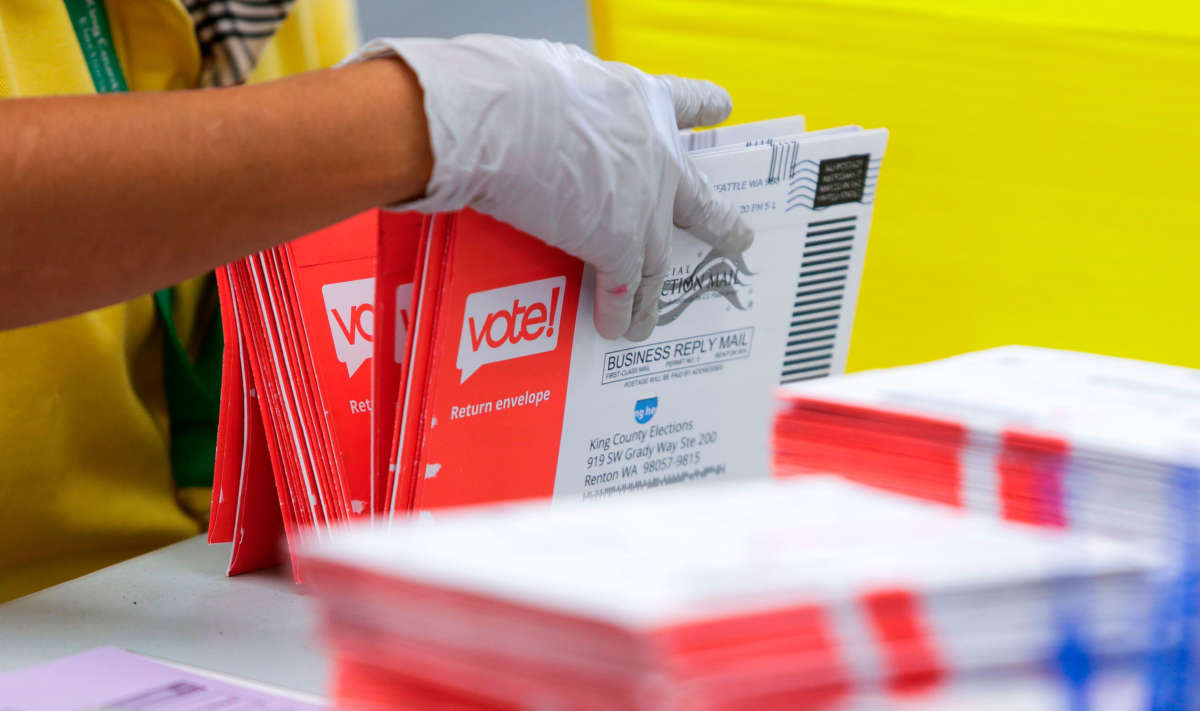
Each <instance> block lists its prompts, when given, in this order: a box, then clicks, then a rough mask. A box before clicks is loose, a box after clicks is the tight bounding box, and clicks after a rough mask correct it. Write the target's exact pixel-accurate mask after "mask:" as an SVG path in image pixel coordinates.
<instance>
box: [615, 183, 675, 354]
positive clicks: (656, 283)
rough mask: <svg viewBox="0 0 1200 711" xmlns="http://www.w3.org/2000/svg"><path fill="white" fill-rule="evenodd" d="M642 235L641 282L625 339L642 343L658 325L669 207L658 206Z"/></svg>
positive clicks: (668, 242)
mask: <svg viewBox="0 0 1200 711" xmlns="http://www.w3.org/2000/svg"><path fill="white" fill-rule="evenodd" d="M658 205H659V207H657V208H656V209H655V215H654V216H653V218H652V222H651V223H650V226H649V229H648V232H647V235H646V256H645V259H644V260H643V261H642V281H641V283H640V284H639V285H638V288H637V291H636V292H635V293H634V295H633V318H632V320H631V321H630V324H629V330H627V331H626V332H625V338H627V339H629V340H631V341H644V340H646V339H647V338H649V337H650V333H651V331H653V330H654V327H655V326H656V325H657V324H658V299H659V296H660V295H661V294H662V286H663V282H664V281H666V278H667V267H668V266H669V259H670V255H671V216H670V214H668V211H669V210H670V206H669V205H668V204H666V203H665V202H663V201H660V202H659V203H658Z"/></svg>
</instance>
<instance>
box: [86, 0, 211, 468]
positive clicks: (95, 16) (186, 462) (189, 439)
mask: <svg viewBox="0 0 1200 711" xmlns="http://www.w3.org/2000/svg"><path fill="white" fill-rule="evenodd" d="M63 1H64V3H65V4H66V6H67V13H68V14H69V15H70V16H71V26H72V27H74V28H75V37H76V38H77V39H78V40H79V48H80V49H81V50H82V51H83V58H84V61H86V62H87V67H88V73H89V74H91V75H92V84H94V85H95V87H96V92H97V93H100V94H105V93H112V92H118V91H128V89H129V86H128V85H127V84H126V83H125V73H124V72H123V71H122V70H121V62H120V60H119V59H118V58H117V52H116V47H115V46H114V45H113V37H112V29H111V27H110V26H109V23H108V10H107V8H106V7H105V5H104V0H63ZM208 286H209V288H210V290H211V289H212V287H213V283H212V282H211V279H210V283H209V285H208ZM174 303H175V293H174V290H173V289H162V290H160V291H156V292H154V306H155V309H156V310H157V311H158V316H159V318H160V319H162V323H163V383H164V387H165V390H166V394H167V411H168V413H169V414H170V418H171V472H172V474H173V476H174V478H175V483H176V484H177V485H179V486H211V485H212V474H213V456H214V451H215V449H216V442H217V412H218V410H219V409H220V393H221V350H222V348H223V346H224V344H223V338H222V333H221V320H220V313H219V311H217V310H216V309H214V310H213V313H212V314H211V318H210V319H209V323H208V327H207V328H206V330H205V333H204V338H203V340H202V341H201V343H200V348H199V350H198V352H197V354H196V359H195V361H193V360H192V358H191V357H190V356H189V355H188V352H187V349H185V348H184V347H183V343H182V341H180V339H179V333H178V332H177V331H176V329H175V316H174Z"/></svg>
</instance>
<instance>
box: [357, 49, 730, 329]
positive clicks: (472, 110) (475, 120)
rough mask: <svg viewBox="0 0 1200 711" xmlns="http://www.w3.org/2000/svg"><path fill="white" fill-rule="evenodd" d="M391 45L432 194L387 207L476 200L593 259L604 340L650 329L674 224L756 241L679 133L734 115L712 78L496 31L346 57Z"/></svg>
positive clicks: (717, 243) (722, 240)
mask: <svg viewBox="0 0 1200 711" xmlns="http://www.w3.org/2000/svg"><path fill="white" fill-rule="evenodd" d="M390 54H395V55H399V56H400V57H402V58H403V59H404V61H405V62H407V63H408V65H409V66H410V67H411V68H412V70H413V71H414V72H416V74H417V78H418V80H419V81H420V83H421V87H422V88H423V89H424V92H425V113H426V115H427V117H428V120H429V135H430V139H431V143H432V146H433V156H434V167H433V175H432V177H431V178H430V181H429V185H428V187H427V189H426V195H425V197H424V198H422V199H420V200H417V201H414V202H409V203H404V204H401V205H394V206H392V207H393V208H395V209H401V210H419V211H423V212H446V211H452V210H457V209H459V208H462V207H467V206H469V207H472V208H474V209H476V210H478V211H480V212H484V213H487V214H490V215H492V216H493V217H496V218H498V219H500V220H503V221H505V222H507V223H509V224H511V225H513V226H514V227H516V228H518V229H520V230H523V231H525V232H528V233H530V234H532V235H536V236H537V237H539V238H540V239H542V240H544V241H545V242H547V243H549V244H551V245H554V246H556V247H558V248H560V249H562V250H563V251H565V252H567V253H569V254H572V255H574V256H576V257H579V258H581V259H583V260H584V261H586V262H588V263H590V264H592V265H594V266H595V267H596V277H597V279H596V307H595V322H596V328H597V330H599V332H600V334H601V335H603V336H605V337H607V338H617V337H620V336H622V335H624V336H625V337H627V338H630V339H632V340H642V339H644V338H646V337H648V336H649V335H650V331H651V330H652V329H653V328H654V325H655V323H656V322H657V320H658V296H659V294H660V293H661V290H662V284H663V280H664V279H665V278H666V270H667V266H668V258H669V256H670V237H671V225H672V223H674V224H675V225H678V226H679V227H681V228H683V229H686V230H688V231H690V232H691V233H692V234H693V235H695V236H696V237H698V238H700V239H702V240H704V241H705V242H708V243H710V244H712V245H713V246H714V247H717V248H719V249H720V250H722V251H724V252H727V253H729V254H730V255H731V256H732V255H734V254H736V253H738V252H741V251H742V250H744V249H745V248H746V247H748V246H749V245H750V242H751V240H752V239H753V233H752V232H751V230H750V229H749V228H748V227H747V226H746V224H745V223H744V222H743V221H742V219H741V217H740V215H739V214H738V212H737V210H736V209H735V208H734V207H733V206H731V205H727V204H724V203H722V202H721V201H719V200H718V199H717V197H716V196H715V195H714V193H713V191H712V188H711V187H710V186H709V184H708V181H707V180H706V179H705V178H704V176H703V175H701V174H700V173H699V172H698V171H697V170H696V168H695V166H694V165H693V164H692V162H691V160H690V159H689V158H688V156H687V155H686V154H685V153H684V152H683V150H682V149H681V148H680V146H679V141H678V138H677V133H678V129H680V128H686V127H691V126H703V125H710V124H714V123H719V122H721V121H723V120H725V118H726V117H727V116H728V115H729V111H730V108H731V101H730V98H729V94H728V93H727V92H726V91H725V90H724V89H722V88H720V87H718V86H717V85H715V84H713V83H711V82H707V81H696V80H690V79H681V78H679V77H673V76H650V75H648V74H644V73H642V72H640V71H638V70H637V69H634V68H633V67H630V66H628V65H625V64H618V63H616V62H605V61H601V60H599V59H597V58H596V57H594V56H592V55H591V54H589V53H587V52H586V51H584V50H583V49H580V48H579V47H576V46H573V45H564V44H557V43H553V42H547V41H542V40H521V39H515V38H512V37H500V36H495V35H467V36H464V37H458V38H456V39H453V40H435V39H376V40H372V41H371V42H369V43H368V44H367V45H365V46H364V47H362V48H360V49H359V50H358V51H357V52H355V53H354V54H353V55H351V57H350V58H349V59H348V60H347V61H350V62H352V61H360V60H363V59H368V58H373V57H380V56H387V55H390Z"/></svg>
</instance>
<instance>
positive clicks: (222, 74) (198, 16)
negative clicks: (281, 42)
mask: <svg viewBox="0 0 1200 711" xmlns="http://www.w3.org/2000/svg"><path fill="white" fill-rule="evenodd" d="M293 4H295V0H185V2H184V5H185V6H186V8H187V10H188V13H189V14H190V15H191V17H192V23H193V24H194V25H195V28H196V39H197V40H198V41H199V44H200V57H201V61H202V66H201V72H200V85H201V86H233V85H235V84H242V83H244V82H245V81H246V79H247V78H248V77H249V76H250V73H251V72H253V71H254V67H255V65H256V64H257V63H258V57H259V55H260V54H261V53H262V51H263V48H264V47H265V46H266V44H267V42H268V41H269V40H270V39H271V37H272V36H273V35H274V34H275V32H276V30H278V29H279V26H280V25H281V24H283V21H284V19H285V18H287V15H288V11H289V10H291V8H292V5H293Z"/></svg>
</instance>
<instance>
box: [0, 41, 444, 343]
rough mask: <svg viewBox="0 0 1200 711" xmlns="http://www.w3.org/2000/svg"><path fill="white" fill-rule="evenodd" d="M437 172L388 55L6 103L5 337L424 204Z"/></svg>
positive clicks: (410, 98)
mask: <svg viewBox="0 0 1200 711" xmlns="http://www.w3.org/2000/svg"><path fill="white" fill-rule="evenodd" d="M432 161H433V159H432V153H431V151H430V147H429V138H428V131H427V128H426V125H425V115H424V111H423V109H422V106H421V94H420V88H419V86H418V85H417V83H416V80H415V77H414V76H413V75H412V74H411V72H409V71H408V69H407V68H406V67H404V66H403V65H402V64H401V63H399V62H398V61H393V60H376V61H370V62H365V63H363V64H358V65H353V66H350V67H347V68H343V69H335V70H326V71H320V72H313V73H311V74H306V75H303V76H299V77H295V78H292V79H287V80H283V81H279V82H273V83H270V84H263V85H258V86H251V87H240V88H236V89H220V90H207V91H188V92H173V93H161V94H125V95H110V96H102V97H57V98H46V99H15V100H5V101H0V328H9V327H14V326H19V325H24V324H28V323H34V322H37V321H43V320H48V319H52V318H57V317H60V316H66V315H69V314H72V313H78V312H81V311H85V310H88V309H91V308H96V307H99V306H103V305H107V304H111V303H116V302H118V301H122V300H125V299H128V298H131V297H133V296H136V295H139V294H143V293H147V292H149V291H152V290H154V289H156V288H160V287H163V286H166V285H168V284H172V283H175V282H178V281H180V280H182V279H185V278H187V277H190V276H194V275H197V274H200V273H203V272H204V271H206V270H208V269H211V268H212V267H214V266H216V265H218V264H222V263H224V262H228V261H230V260H232V259H235V258H237V257H240V256H243V255H245V254H248V253H250V252H253V251H256V250H259V249H263V248H265V247H268V246H271V245H274V244H278V243H280V242H283V241H285V240H288V239H291V238H294V237H297V236H299V235H302V234H304V233H306V232H309V231H311V230H313V229H316V228H318V227H321V226H323V225H326V224H329V223H331V222H334V221H336V220H338V219H341V218H343V217H346V216H349V215H351V214H354V213H356V212H359V211H362V210H364V209H367V208H369V207H372V206H375V205H379V204H384V203H389V202H396V201H400V200H404V199H407V198H412V197H416V196H418V195H420V194H421V193H422V192H423V190H424V189H425V185H426V183H427V182H428V179H429V174H430V170H431V168H432Z"/></svg>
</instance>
